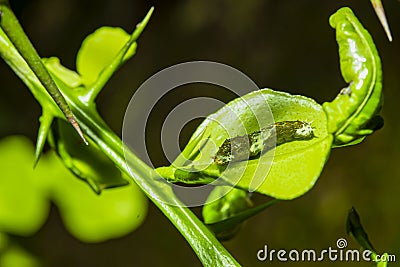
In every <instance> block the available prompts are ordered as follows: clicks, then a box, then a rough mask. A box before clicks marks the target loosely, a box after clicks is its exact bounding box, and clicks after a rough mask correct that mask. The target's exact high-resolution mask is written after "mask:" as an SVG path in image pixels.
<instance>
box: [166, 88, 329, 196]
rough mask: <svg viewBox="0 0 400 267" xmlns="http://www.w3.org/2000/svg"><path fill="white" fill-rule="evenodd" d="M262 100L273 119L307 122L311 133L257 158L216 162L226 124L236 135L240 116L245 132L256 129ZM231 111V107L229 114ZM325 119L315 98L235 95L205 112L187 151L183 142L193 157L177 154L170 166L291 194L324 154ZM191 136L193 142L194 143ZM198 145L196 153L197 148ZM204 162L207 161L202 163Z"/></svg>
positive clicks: (308, 183) (314, 173)
mask: <svg viewBox="0 0 400 267" xmlns="http://www.w3.org/2000/svg"><path fill="white" fill-rule="evenodd" d="M266 103H268V105H269V107H270V108H271V111H272V114H273V117H274V119H275V121H277V122H279V121H293V120H300V121H304V122H310V123H311V124H312V127H313V128H314V134H315V138H313V139H311V140H307V141H292V142H288V143H284V144H282V145H279V146H277V147H276V149H275V150H270V151H268V152H266V153H264V154H263V155H261V156H260V157H259V158H256V159H252V160H249V161H241V162H235V163H234V164H232V165H233V166H232V167H228V168H226V169H225V170H223V169H221V168H218V167H216V166H215V165H216V164H214V163H213V162H212V159H213V157H214V156H215V153H216V152H217V149H218V147H219V146H221V145H222V143H223V142H224V140H225V139H226V138H229V135H228V133H227V132H226V130H225V129H231V132H234V131H235V130H236V131H237V132H236V133H237V134H238V135H241V134H243V132H238V131H240V127H238V125H239V124H240V122H241V123H243V126H244V128H245V129H244V130H245V131H247V132H253V131H256V130H259V127H260V126H259V124H258V122H257V120H258V121H261V120H265V121H268V120H269V118H266V116H270V115H268V112H266V111H265V108H266ZM232 111H233V112H234V113H235V115H234V116H233V115H232ZM238 118H240V119H238ZM326 125H327V122H326V116H325V113H324V112H323V110H322V107H321V106H320V105H319V104H317V103H316V102H315V101H314V100H312V99H310V98H307V97H304V96H295V95H290V94H287V93H283V92H276V91H273V90H270V89H263V90H260V91H256V92H252V93H249V94H247V95H245V96H243V97H242V98H239V99H236V100H234V101H232V102H230V103H228V104H227V105H225V106H224V107H223V108H221V109H220V110H218V111H217V112H216V113H214V114H212V115H210V116H209V117H207V119H206V120H205V121H204V122H203V123H202V124H201V125H200V126H199V128H198V129H197V130H196V132H195V133H194V135H193V136H192V139H191V140H190V141H189V143H188V145H187V148H188V149H190V150H191V151H188V150H187V149H186V148H185V150H184V151H183V152H182V154H185V155H189V154H193V155H195V156H194V162H193V163H192V164H190V165H185V164H186V162H185V161H184V160H182V158H178V159H179V160H177V162H174V163H173V166H174V167H176V168H183V169H185V170H190V169H191V168H197V169H198V170H199V169H200V170H199V171H200V173H201V174H203V175H204V176H212V177H214V178H218V177H219V176H221V177H222V178H223V179H224V180H225V181H226V182H228V183H231V184H233V185H236V186H238V187H240V188H244V189H249V190H256V191H257V192H259V193H263V194H266V195H270V196H272V197H275V198H278V199H293V198H296V197H298V196H300V195H302V194H304V193H305V192H307V191H308V190H309V189H310V188H312V186H313V185H314V183H315V181H316V180H317V178H318V177H319V175H320V173H321V171H322V168H323V166H324V164H325V162H326V160H327V158H328V156H329V152H330V148H331V141H332V137H331V135H329V134H328V131H327V129H326ZM200 135H202V136H204V137H205V138H208V139H207V141H206V142H199V141H198V137H199V136H200ZM203 141H204V140H203ZM192 142H195V143H198V144H197V145H193V143H192ZM200 147H201V153H199V152H197V153H196V151H199V148H200ZM177 163H179V164H181V165H180V166H179V165H178V164H177ZM182 163H183V164H182ZM207 164H208V167H206V168H205V169H204V166H206V165H207ZM201 168H203V169H201ZM268 171H269V172H268ZM255 175H258V177H257V180H258V181H257V182H256V183H255V185H254V181H253V179H254V177H255ZM260 178H262V183H261V184H259V180H260Z"/></svg>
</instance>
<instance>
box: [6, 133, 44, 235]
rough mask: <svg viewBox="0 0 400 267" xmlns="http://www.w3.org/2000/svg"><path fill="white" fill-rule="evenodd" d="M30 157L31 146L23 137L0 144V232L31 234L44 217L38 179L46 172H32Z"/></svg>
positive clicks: (40, 186)
mask: <svg viewBox="0 0 400 267" xmlns="http://www.w3.org/2000/svg"><path fill="white" fill-rule="evenodd" d="M32 154H33V153H32V144H31V143H30V142H29V141H28V140H27V139H25V138H23V139H18V138H13V137H11V138H8V139H6V140H2V142H0V169H1V170H2V174H1V179H0V232H7V233H12V234H18V235H31V234H33V233H35V232H36V231H37V229H38V228H39V227H41V226H42V225H43V223H44V221H45V220H46V218H47V214H48V212H49V203H48V201H47V200H46V197H45V188H43V187H44V186H45V183H44V181H43V180H42V179H43V178H42V176H45V177H46V176H47V170H46V169H43V168H40V169H38V170H36V171H33V168H32V163H33V156H32ZM42 166H43V165H42Z"/></svg>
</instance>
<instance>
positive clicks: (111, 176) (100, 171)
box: [50, 119, 128, 194]
mask: <svg viewBox="0 0 400 267" xmlns="http://www.w3.org/2000/svg"><path fill="white" fill-rule="evenodd" d="M50 138H51V139H50V144H51V146H52V147H53V149H54V150H55V151H56V152H57V154H58V155H59V156H60V158H61V159H62V161H63V162H64V165H65V166H66V167H67V168H68V169H69V170H70V171H72V173H74V174H75V175H76V176H77V177H79V178H80V179H82V180H84V181H85V182H87V183H88V184H89V185H90V187H91V188H92V189H93V191H94V192H96V193H97V194H100V193H101V191H102V190H104V189H106V188H113V187H118V186H124V185H127V184H128V181H127V180H125V179H124V178H122V176H121V172H120V170H119V169H118V168H117V167H116V166H115V165H114V163H113V162H112V161H111V160H110V159H109V158H108V157H106V156H105V155H104V154H103V153H101V151H100V150H99V148H98V146H97V144H96V143H95V142H93V141H92V140H91V139H90V138H87V140H88V142H89V144H90V145H89V146H82V144H81V142H80V140H79V139H78V137H77V136H76V135H74V134H73V132H72V131H71V129H70V127H67V124H66V123H65V122H64V121H62V120H58V119H57V120H55V121H54V123H53V125H52V131H51V136H50Z"/></svg>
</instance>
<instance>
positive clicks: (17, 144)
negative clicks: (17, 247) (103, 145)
mask: <svg viewBox="0 0 400 267" xmlns="http://www.w3.org/2000/svg"><path fill="white" fill-rule="evenodd" d="M0 157H1V158H0V167H1V168H2V170H3V175H2V179H0V232H6V233H12V234H16V235H31V234H33V233H35V232H36V231H37V230H38V229H39V228H40V227H41V226H42V225H43V223H44V221H45V220H46V218H47V214H48V210H49V204H50V202H49V201H53V202H54V203H55V204H56V205H57V207H58V209H59V212H60V214H61V217H62V219H63V221H64V224H65V226H66V227H67V229H68V230H69V231H70V232H71V233H72V234H73V235H74V236H75V237H77V238H79V239H80V240H82V241H85V242H99V241H104V240H107V239H111V238H117V237H120V236H124V235H126V234H128V233H130V232H132V231H133V230H135V229H136V228H137V227H139V226H140V225H141V223H142V222H143V220H144V218H145V216H146V213H147V199H146V197H145V196H144V194H143V193H142V192H141V190H140V189H139V188H138V187H137V186H136V185H135V184H129V185H127V186H124V187H120V188H117V189H110V190H106V191H104V192H103V194H102V195H100V196H98V195H96V194H94V193H93V191H91V190H90V189H89V188H88V187H87V186H86V185H85V184H84V183H82V182H81V181H79V180H77V179H76V178H75V177H74V176H73V175H72V174H71V173H70V172H69V171H68V170H67V169H65V168H64V166H63V165H62V163H61V162H60V160H59V159H58V158H57V157H56V156H55V154H54V153H53V152H50V153H48V154H46V155H45V156H44V157H43V158H42V159H41V161H40V162H39V164H38V165H37V167H36V168H35V169H33V166H32V163H33V146H32V144H31V142H30V141H28V140H27V139H26V138H23V137H9V138H6V139H4V140H1V141H0Z"/></svg>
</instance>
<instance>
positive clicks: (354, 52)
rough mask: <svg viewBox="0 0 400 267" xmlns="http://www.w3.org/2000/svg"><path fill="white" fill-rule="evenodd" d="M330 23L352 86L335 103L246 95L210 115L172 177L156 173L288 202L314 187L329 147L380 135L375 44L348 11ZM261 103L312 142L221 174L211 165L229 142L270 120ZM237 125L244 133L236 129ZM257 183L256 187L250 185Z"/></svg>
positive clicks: (293, 144)
mask: <svg viewBox="0 0 400 267" xmlns="http://www.w3.org/2000/svg"><path fill="white" fill-rule="evenodd" d="M330 23H331V26H332V27H333V28H335V29H336V34H337V41H338V44H339V56H340V65H341V69H342V75H343V77H344V79H345V81H346V82H349V83H350V85H349V87H348V88H346V89H345V90H342V91H341V92H340V93H339V94H338V96H337V97H336V98H335V100H334V101H332V102H329V103H324V104H323V106H321V105H319V104H317V103H316V102H315V101H314V100H313V99H310V98H306V97H304V96H293V95H290V94H287V93H282V92H276V91H273V90H270V89H263V90H260V91H257V92H252V93H249V94H247V95H245V96H243V97H241V98H238V99H235V100H234V101H232V102H230V103H228V104H227V105H225V106H224V107H223V108H221V109H220V110H218V111H217V112H216V113H214V114H212V115H210V116H208V117H207V119H206V120H204V122H203V123H202V124H201V125H200V126H199V127H198V129H197V130H196V132H195V133H194V134H193V136H192V138H191V140H190V141H189V143H188V145H187V146H186V148H185V149H184V151H183V152H182V155H181V156H179V157H178V158H177V159H176V160H175V161H174V162H173V164H172V165H171V166H170V167H169V168H170V169H172V171H171V170H168V168H163V169H159V172H160V174H161V175H163V174H164V175H166V179H169V180H174V179H175V180H176V181H180V182H183V183H185V182H187V180H188V177H189V178H190V179H189V180H190V183H195V182H196V181H198V183H202V182H204V181H208V180H210V179H212V178H214V179H215V178H219V177H221V178H222V179H223V180H224V181H225V182H226V184H231V185H234V186H237V187H239V188H243V189H247V190H249V191H254V190H255V191H257V192H259V193H263V194H266V195H269V196H272V197H275V198H278V199H293V198H296V197H299V196H301V195H302V194H304V193H305V192H307V191H308V190H310V189H311V188H312V187H313V185H314V183H315V182H316V180H317V179H318V177H319V175H320V173H321V171H322V169H323V167H324V165H325V162H326V160H327V158H328V156H329V152H330V150H331V147H332V146H333V147H335V146H344V145H350V144H354V143H357V142H360V141H362V140H363V139H364V138H365V136H366V135H369V134H371V133H373V132H374V131H375V130H377V129H379V128H380V127H381V126H382V125H381V123H382V119H381V118H380V116H379V115H378V112H379V111H380V107H381V100H382V81H381V79H382V71H381V64H380V58H379V55H378V53H377V51H376V48H375V45H374V44H373V41H372V38H371V37H370V35H369V34H368V32H367V31H366V30H365V29H364V28H363V27H362V25H361V23H360V22H359V21H358V20H357V18H356V17H355V15H354V14H353V12H352V11H351V10H350V9H349V8H342V9H339V10H338V11H337V12H336V13H335V14H334V15H332V16H331V18H330ZM266 103H268V105H269V107H270V109H271V112H272V114H273V117H274V120H275V121H277V122H281V121H294V120H299V121H304V122H309V123H311V125H312V127H313V129H314V135H315V138H312V139H310V140H301V141H293V142H288V143H284V144H282V145H279V146H277V147H276V149H275V150H269V151H267V152H266V153H264V154H262V155H261V156H260V157H258V158H255V159H250V160H248V161H240V162H234V163H232V164H231V165H232V166H228V168H226V169H225V168H221V167H220V166H215V165H216V164H215V163H214V162H213V161H212V159H213V158H214V156H215V155H216V153H217V151H218V147H220V146H221V145H222V144H223V143H224V141H225V140H226V139H228V138H232V137H235V136H238V135H243V134H249V133H251V132H254V131H258V130H260V129H261V128H262V126H261V125H260V123H259V121H260V120H261V121H262V120H264V121H268V119H269V118H268V116H269V113H268V112H266V111H265V109H266ZM240 123H242V125H243V126H244V127H242V128H240V127H238V124H240ZM226 129H228V130H229V132H227V130H226ZM189 159H190V160H191V161H193V162H191V161H189ZM177 169H178V170H181V171H185V172H189V173H193V175H192V176H190V175H188V174H187V175H186V176H185V177H184V178H185V179H181V178H182V176H177V175H176V174H177ZM171 176H174V177H171ZM254 177H256V179H257V180H258V182H257V181H256V182H254ZM260 180H261V182H260ZM218 183H221V182H220V181H218Z"/></svg>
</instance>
